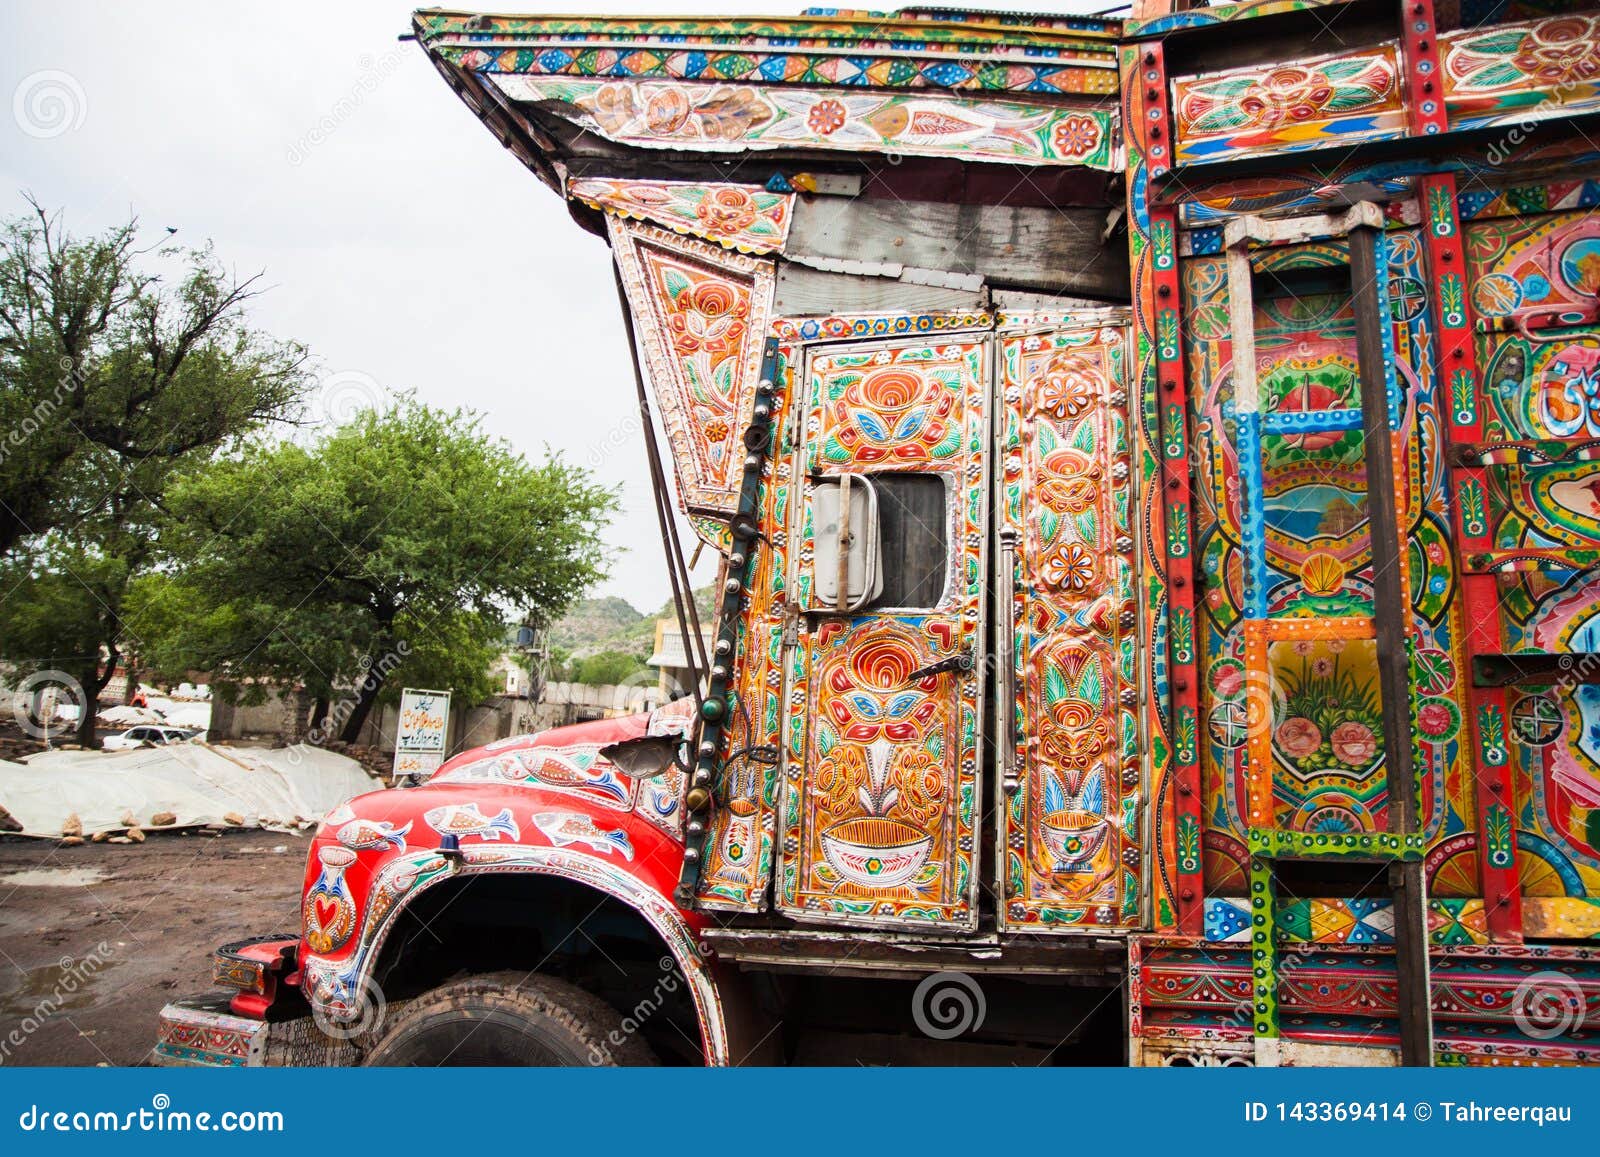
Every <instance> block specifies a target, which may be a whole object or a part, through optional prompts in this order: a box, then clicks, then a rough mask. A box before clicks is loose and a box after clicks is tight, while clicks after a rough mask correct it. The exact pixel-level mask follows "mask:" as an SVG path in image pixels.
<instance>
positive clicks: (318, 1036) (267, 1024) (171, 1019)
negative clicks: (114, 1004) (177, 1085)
mask: <svg viewBox="0 0 1600 1157" xmlns="http://www.w3.org/2000/svg"><path fill="white" fill-rule="evenodd" d="M151 1059H152V1060H153V1062H154V1063H155V1064H158V1065H175V1066H190V1067H196V1068H213V1069H239V1068H263V1067H266V1066H279V1065H351V1064H358V1063H359V1062H360V1059H361V1051H360V1049H358V1048H357V1047H356V1046H355V1045H354V1044H352V1043H351V1042H349V1041H343V1040H336V1039H334V1038H332V1037H330V1036H328V1035H326V1034H325V1033H324V1032H323V1031H322V1030H321V1029H320V1028H319V1027H318V1026H317V1023H316V1021H315V1020H313V1019H312V1018H311V1017H310V1016H299V1017H295V1018H293V1019H290V1020H273V1021H266V1020H255V1019H253V1018H251V1017H246V1016H240V1015H238V1014H237V1013H235V1012H232V1011H231V1010H230V1009H229V1007H228V996H227V995H226V994H224V993H215V994H212V995H207V996H200V997H191V998H189V999H186V1000H175V1001H173V1002H172V1003H171V1004H169V1005H167V1007H166V1008H163V1009H162V1010H161V1019H160V1023H159V1024H158V1026H157V1028H156V1045H155V1048H154V1049H153V1050H152V1056H151Z"/></svg>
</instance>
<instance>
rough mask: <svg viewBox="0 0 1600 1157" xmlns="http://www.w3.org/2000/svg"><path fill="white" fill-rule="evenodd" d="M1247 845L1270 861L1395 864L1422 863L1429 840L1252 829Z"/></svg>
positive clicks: (1416, 835)
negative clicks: (1335, 860) (1405, 861)
mask: <svg viewBox="0 0 1600 1157" xmlns="http://www.w3.org/2000/svg"><path fill="white" fill-rule="evenodd" d="M1245 836H1246V843H1247V845H1248V847H1249V850H1250V854H1251V855H1252V856H1261V857H1262V858H1264V859H1268V860H1321V859H1337V860H1343V861H1351V862H1357V863H1374V864H1392V863H1395V862H1397V861H1400V860H1420V859H1421V858H1422V856H1423V853H1424V852H1425V851H1426V850H1427V840H1426V838H1425V837H1424V836H1422V835H1421V834H1419V833H1415V832H1413V833H1409V834H1405V835H1399V834H1396V833H1393V832H1292V831H1285V830H1283V829H1282V828H1249V829H1247V830H1246V832H1245Z"/></svg>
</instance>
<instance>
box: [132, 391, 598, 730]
mask: <svg viewBox="0 0 1600 1157" xmlns="http://www.w3.org/2000/svg"><path fill="white" fill-rule="evenodd" d="M167 505H168V507H169V509H170V511H171V514H172V518H173V522H172V524H171V525H170V527H169V528H168V532H167V549H168V551H169V552H170V557H171V558H172V560H173V563H174V574H173V575H172V576H170V577H167V578H163V579H162V580H160V581H158V582H152V583H150V584H148V585H147V587H146V588H145V589H143V590H141V592H140V605H139V615H138V616H137V621H138V623H139V627H140V630H141V632H142V633H144V634H145V635H147V636H149V638H150V640H151V644H150V646H149V648H148V650H147V652H146V654H147V657H153V660H152V661H154V662H155V663H156V665H157V666H158V667H160V668H162V669H165V670H182V669H185V668H203V669H206V670H209V671H211V672H212V673H213V676H214V677H215V679H217V680H227V681H230V682H234V683H238V684H249V683H250V682H251V681H260V680H271V681H276V682H291V681H292V682H299V683H301V684H302V685H304V686H305V687H306V688H307V690H308V691H310V692H312V694H314V695H316V696H317V697H318V699H320V700H322V701H323V702H325V703H331V704H332V706H331V708H330V711H329V719H328V724H329V725H330V727H337V728H338V729H339V734H340V738H342V739H344V740H345V741H347V742H348V741H353V740H354V739H355V738H356V737H357V736H358V735H359V734H360V731H361V727H362V724H363V723H364V722H365V721H366V719H367V716H368V714H369V713H370V711H371V709H372V706H373V704H374V703H376V702H377V701H378V699H379V697H380V695H382V694H383V693H384V691H385V688H391V691H390V694H392V693H393V691H392V689H393V688H395V687H398V686H399V685H401V684H402V683H404V682H411V683H414V684H419V685H425V686H430V687H431V686H437V687H448V688H450V689H452V690H454V691H456V692H457V693H458V694H459V695H461V696H462V697H463V698H464V699H467V700H468V701H471V700H472V699H475V698H477V697H481V696H482V695H483V694H484V693H485V692H487V690H488V685H487V681H486V680H487V668H488V666H489V663H490V661H491V660H492V659H493V657H494V655H495V654H497V653H498V651H499V650H500V649H501V647H502V646H503V642H504V637H505V632H506V629H507V624H508V623H511V622H515V621H520V620H521V618H522V617H523V616H525V615H533V616H535V617H539V618H541V619H542V621H549V620H550V619H551V618H554V617H555V616H557V615H559V614H560V613H561V612H562V611H563V610H564V609H565V608H566V607H567V605H568V604H569V603H570V602H571V601H572V600H573V599H575V598H576V597H577V596H578V595H579V594H581V593H582V592H583V590H584V589H585V588H586V587H588V586H589V584H590V583H592V582H593V581H594V580H595V579H597V578H598V577H600V576H601V575H602V574H603V573H604V570H605V557H604V552H603V550H602V547H601V545H600V532H601V530H602V528H603V527H604V525H605V523H606V520H607V519H608V518H609V516H610V514H611V512H612V511H613V510H614V509H615V506H616V497H615V494H614V493H613V492H612V491H611V490H610V489H607V488H604V487H601V486H597V485H595V484H594V483H593V482H592V480H591V479H590V477H589V475H588V474H587V473H586V472H585V471H583V470H580V469H577V468H574V467H571V466H568V465H567V464H566V463H564V462H563V461H562V460H561V459H560V458H559V457H552V458H550V459H548V460H547V461H545V463H544V464H543V465H540V466H534V465H530V464H529V463H528V462H527V461H526V460H525V459H523V458H522V456H521V455H519V454H517V453H515V452H514V451H513V450H512V449H511V448H510V447H509V446H507V445H506V444H505V443H504V442H503V441H501V440H498V439H493V438H490V437H488V436H486V435H485V434H484V432H483V430H482V428H481V425H480V422H479V419H478V418H477V417H476V416H474V415H471V414H468V413H465V412H462V411H455V412H451V413H445V412H441V411H438V410H433V409H429V408H427V407H425V406H422V405H420V404H418V403H416V402H415V401H413V400H410V399H405V400H402V401H401V402H399V403H398V404H397V405H395V406H394V407H392V408H391V409H389V410H387V411H384V412H377V411H366V412H363V413H362V414H360V415H358V416H357V417H356V418H355V419H354V420H352V421H351V422H349V423H347V424H346V425H344V426H341V427H339V428H338V429H336V430H334V431H332V432H330V433H328V434H326V435H324V436H323V437H321V438H319V439H317V440H316V441H315V442H313V443H310V444H305V445H303V444H299V443H294V442H289V443H280V444H277V445H258V446H254V447H252V448H251V449H249V450H248V451H247V452H245V453H243V454H241V455H239V456H237V457H235V458H232V459H228V460H224V461H219V462H215V463H212V464H211V465H209V466H208V467H207V469H205V470H203V471H196V472H194V473H192V474H190V475H188V476H187V477H185V478H184V479H183V481H182V482H181V483H180V484H179V485H177V486H175V487H174V488H173V490H172V492H171V494H170V495H169V499H168V504H167ZM190 623H198V624H201V625H202V627H203V629H191V627H190V625H189V624H190Z"/></svg>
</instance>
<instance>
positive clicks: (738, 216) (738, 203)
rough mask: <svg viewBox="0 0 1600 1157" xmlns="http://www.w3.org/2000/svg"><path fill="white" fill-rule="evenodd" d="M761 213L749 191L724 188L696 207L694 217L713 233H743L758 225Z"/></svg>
mask: <svg viewBox="0 0 1600 1157" xmlns="http://www.w3.org/2000/svg"><path fill="white" fill-rule="evenodd" d="M760 212H761V211H760V209H759V208H758V207H757V205H756V201H755V198H754V197H752V196H751V195H750V194H749V192H748V191H747V190H745V189H737V188H730V187H728V186H723V187H722V188H720V189H714V190H712V193H711V195H710V196H709V197H707V198H706V199H705V200H703V201H701V202H700V204H698V205H696V206H695V210H694V215H695V216H696V217H698V218H699V219H700V220H701V221H702V222H703V223H704V224H705V226H706V228H707V229H709V230H710V231H712V232H713V233H742V232H744V231H745V230H746V229H748V228H750V226H752V225H754V224H755V223H756V218H757V217H758V216H759V215H760Z"/></svg>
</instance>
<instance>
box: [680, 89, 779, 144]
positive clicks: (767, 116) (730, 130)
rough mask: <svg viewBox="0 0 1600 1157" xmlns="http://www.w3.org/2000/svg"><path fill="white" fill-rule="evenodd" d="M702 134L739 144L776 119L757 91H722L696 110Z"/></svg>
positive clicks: (703, 100)
mask: <svg viewBox="0 0 1600 1157" xmlns="http://www.w3.org/2000/svg"><path fill="white" fill-rule="evenodd" d="M694 115H695V119H696V121H697V123H698V125H699V128H700V131H701V132H702V133H704V134H705V135H706V137H707V138H708V139H710V140H723V141H737V140H742V139H743V137H744V135H745V134H746V133H747V132H749V131H750V129H752V128H754V127H755V126H756V125H759V124H765V123H766V122H767V121H769V120H771V119H772V110H771V109H770V108H768V107H767V105H766V104H765V103H763V102H762V99H761V97H760V96H759V95H758V94H757V93H756V91H755V90H754V89H748V88H719V89H717V90H716V91H715V92H713V93H712V94H711V95H710V96H708V97H705V98H703V99H701V100H700V101H699V102H698V103H697V104H696V105H695V108H694Z"/></svg>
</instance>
